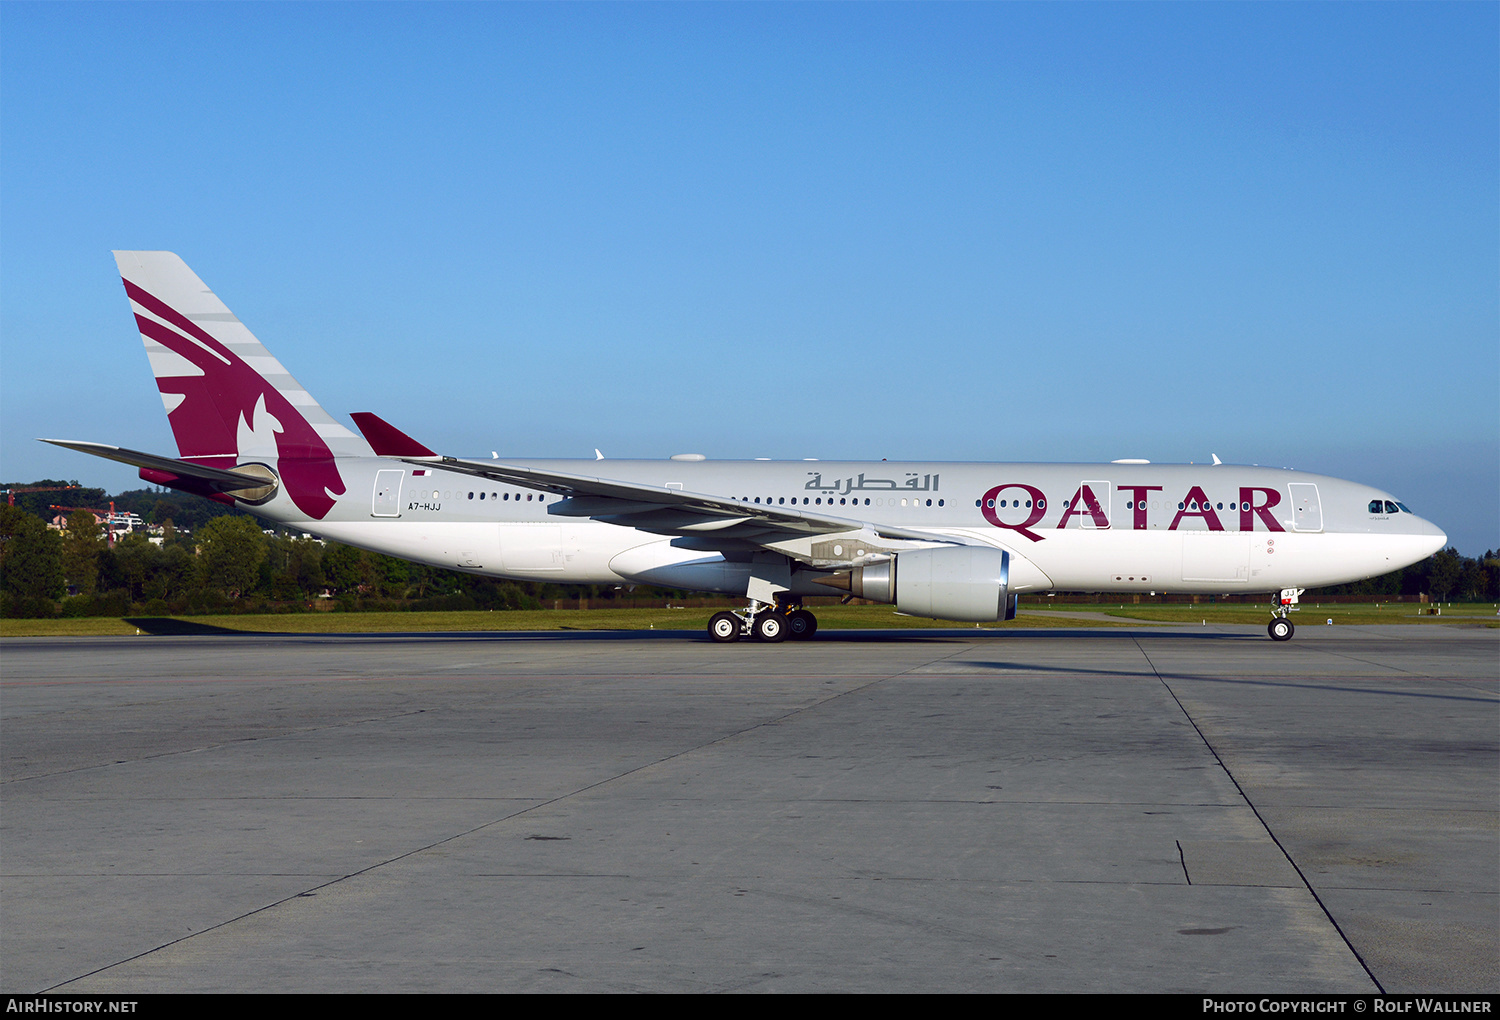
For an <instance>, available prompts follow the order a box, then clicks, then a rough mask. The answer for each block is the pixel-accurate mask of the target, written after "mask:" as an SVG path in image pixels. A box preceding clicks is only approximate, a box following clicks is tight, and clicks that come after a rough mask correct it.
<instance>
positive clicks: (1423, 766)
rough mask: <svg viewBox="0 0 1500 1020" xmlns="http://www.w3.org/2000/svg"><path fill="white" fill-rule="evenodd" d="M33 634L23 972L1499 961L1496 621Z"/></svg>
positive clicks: (21, 842)
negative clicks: (1282, 631) (1278, 639)
mask: <svg viewBox="0 0 1500 1020" xmlns="http://www.w3.org/2000/svg"><path fill="white" fill-rule="evenodd" d="M1302 622H1303V626H1302V627H1300V628H1299V631H1298V634H1297V636H1296V638H1295V639H1294V640H1293V641H1291V642H1288V643H1285V644H1278V643H1274V642H1272V641H1270V640H1269V639H1267V638H1266V636H1265V631H1264V629H1262V628H1260V627H1230V626H1219V627H1202V626H1198V627H1186V626H1166V627H1162V626H1153V627H1144V626H1143V627H1140V628H1133V627H1129V628H1110V629H1099V630H1085V629H1080V630H1057V629H1047V630H1009V631H999V630H997V631H982V630H953V631H890V632H823V633H820V634H819V636H818V638H817V639H816V640H815V641H812V642H809V643H798V644H794V643H786V644H782V645H762V644H756V643H753V642H740V643H737V644H734V645H727V646H721V645H714V644H711V643H709V642H708V641H706V640H705V639H704V638H702V637H701V636H700V635H698V634H688V633H664V632H646V633H640V632H634V633H616V634H587V633H577V632H570V633H547V634H503V633H502V634H495V633H487V634H464V635H452V634H434V635H416V634H406V635H331V636H330V635H324V636H307V637H303V636H279V635H253V636H198V637H163V636H142V637H138V638H118V639H117V638H79V639H9V640H6V641H4V642H3V643H0V685H3V686H0V989H3V990H4V991H6V992H11V993H23V992H37V991H43V990H52V991H58V992H69V993H71V992H85V991H89V992H93V991H102V992H115V993H125V992H188V991H616V990H642V991H739V990H770V991H851V990H858V991H990V992H1001V991H1052V990H1075V991H1167V992H1184V991H1185V992H1239V991H1246V992H1257V993H1265V992H1269V991H1278V992H1376V991H1381V990H1384V991H1386V992H1390V993H1398V992H1490V993H1494V992H1496V991H1500V831H1497V819H1500V631H1497V630H1494V629H1479V628H1461V627H1417V626H1406V627H1401V626H1386V627H1354V626H1344V627H1317V626H1309V625H1307V623H1306V621H1302Z"/></svg>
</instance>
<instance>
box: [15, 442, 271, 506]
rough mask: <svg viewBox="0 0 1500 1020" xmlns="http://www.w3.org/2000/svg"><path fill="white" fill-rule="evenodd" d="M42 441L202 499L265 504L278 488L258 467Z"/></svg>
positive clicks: (112, 447) (269, 473) (118, 448)
mask: <svg viewBox="0 0 1500 1020" xmlns="http://www.w3.org/2000/svg"><path fill="white" fill-rule="evenodd" d="M41 441H42V442H44V443H51V444H52V445H53V446H61V447H63V448H64V449H68V450H77V451H78V452H79V453H87V454H89V455H91V456H94V457H103V458H104V459H105V460H114V461H119V462H120V463H121V464H130V465H132V466H134V467H137V468H140V469H141V478H142V479H143V480H145V481H148V482H152V483H154V484H156V485H165V486H167V487H168V488H173V489H186V490H187V491H189V492H195V493H197V494H199V495H203V496H219V495H224V496H228V495H233V496H235V497H236V498H238V499H242V500H244V501H245V502H247V503H263V502H265V501H266V500H267V499H270V498H271V495H272V494H273V493H274V492H275V491H276V487H277V480H276V476H275V475H274V474H272V473H271V472H270V471H269V470H268V469H267V468H264V467H262V466H260V465H258V464H257V465H250V466H248V467H242V468H240V469H238V470H229V469H228V468H216V467H209V466H208V465H206V464H194V463H193V462H192V461H187V460H178V459H177V458H176V457H161V456H158V455H156V454H154V453H142V452H141V451H140V450H127V449H125V448H124V447H121V446H110V445H109V444H108V443H85V442H80V441H78V440H74V439H43V440H41Z"/></svg>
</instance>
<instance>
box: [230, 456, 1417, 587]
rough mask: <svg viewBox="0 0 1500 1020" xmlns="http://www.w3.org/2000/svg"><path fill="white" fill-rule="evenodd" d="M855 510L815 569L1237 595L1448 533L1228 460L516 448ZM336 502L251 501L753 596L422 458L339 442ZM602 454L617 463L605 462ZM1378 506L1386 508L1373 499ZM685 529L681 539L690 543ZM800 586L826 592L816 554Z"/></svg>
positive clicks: (534, 567) (400, 546)
mask: <svg viewBox="0 0 1500 1020" xmlns="http://www.w3.org/2000/svg"><path fill="white" fill-rule="evenodd" d="M506 463H510V464H523V465H526V466H529V467H535V468H539V469H543V470H556V471H566V472H573V473H579V472H581V471H583V470H589V471H591V472H595V473H598V474H601V475H603V474H607V475H608V477H610V478H614V479H620V480H625V481H631V482H637V483H641V484H649V485H653V486H663V487H667V488H672V489H681V490H683V491H685V492H688V493H701V494H706V495H712V496H715V497H719V498H727V499H734V500H740V501H743V502H746V503H754V504H762V503H769V504H770V505H774V506H777V507H782V506H791V505H796V506H798V507H800V508H802V509H805V510H809V511H815V512H817V513H820V514H824V515H828V516H836V517H839V518H847V519H848V521H849V523H850V529H851V531H850V533H849V534H848V535H837V534H836V535H831V536H820V537H818V538H816V539H808V540H801V541H799V542H789V543H784V544H783V545H782V546H778V547H773V548H780V549H781V550H782V551H784V552H785V553H786V554H787V555H788V556H790V557H792V558H793V559H794V560H796V561H797V562H798V563H800V564H801V565H802V566H803V567H804V568H811V567H816V568H818V569H819V570H832V569H838V568H840V567H848V566H855V565H859V564H862V563H868V562H872V561H876V560H879V559H882V558H885V557H887V556H889V555H890V554H891V553H893V552H896V551H898V550H902V549H913V548H920V547H922V545H923V543H922V542H921V541H920V539H904V540H892V539H888V538H881V537H880V536H878V535H877V534H876V533H875V531H874V530H873V529H876V528H879V527H886V528H900V529H904V530H905V531H906V532H919V533H930V534H932V535H934V537H936V536H939V535H942V536H956V537H961V538H963V539H965V540H967V541H969V542H973V543H980V544H984V545H989V546H993V547H996V548H1000V549H1004V550H1006V551H1008V552H1009V553H1010V554H1011V557H1012V568H1011V587H1010V590H1011V591H1014V592H1037V591H1046V590H1066V591H1119V592H1134V591H1140V592H1145V591H1161V592H1201V593H1209V592H1213V593H1235V592H1246V593H1256V592H1267V591H1276V590H1278V589H1283V588H1292V587H1313V586H1320V585H1329V584H1338V583H1343V582H1347V581H1352V580H1358V579H1361V578H1365V577H1371V576H1375V575H1378V574H1383V573H1387V572H1389V571H1392V570H1396V569H1399V568H1401V567H1403V566H1406V565H1408V564H1410V563H1414V562H1416V561H1418V560H1420V559H1422V558H1424V557H1426V556H1428V555H1430V554H1431V553H1433V552H1435V551H1437V550H1438V549H1441V548H1442V546H1443V545H1444V544H1445V542H1446V536H1445V535H1444V534H1443V532H1442V531H1441V530H1440V529H1438V528H1437V527H1435V526H1434V525H1432V524H1430V523H1429V522H1427V521H1425V520H1423V519H1422V518H1420V517H1417V516H1416V515H1415V514H1412V513H1410V512H1405V511H1401V510H1399V509H1396V512H1386V511H1387V508H1388V507H1390V508H1394V503H1395V501H1394V497H1392V496H1390V495H1389V494H1387V493H1384V492H1381V491H1379V490H1376V489H1373V488H1370V487H1368V486H1364V485H1359V484H1357V483H1353V482H1346V481H1341V480H1339V479H1334V478H1328V477H1324V476H1319V475H1306V474H1301V473H1299V472H1293V471H1286V470H1277V469H1270V468H1260V467H1245V466H1235V465H1216V466H1212V467H1207V466H1192V465H1152V464H1103V465H1083V464H1079V465H1074V464H966V463H936V462H910V463H901V464H898V463H887V462H884V461H881V462H875V463H852V462H842V463H841V462H827V461H822V462H817V461H802V462H771V461H751V462H745V461H685V462H684V461H676V460H665V461H606V462H602V463H601V462H593V461H585V462H577V461H514V460H507V461H506ZM338 464H339V471H340V474H341V476H342V478H343V480H344V482H345V486H346V488H345V492H344V493H343V494H341V495H340V496H339V497H338V499H337V502H336V505H335V507H334V509H333V510H332V511H331V512H330V513H329V514H327V516H326V517H324V519H322V520H317V521H314V520H309V519H307V517H306V515H304V514H301V513H300V512H299V511H297V509H296V507H295V506H293V505H292V504H291V502H290V501H289V500H287V499H286V498H285V497H284V496H283V495H280V494H278V496H277V497H276V498H275V499H273V500H272V501H271V502H270V503H268V504H266V505H264V506H261V507H256V508H253V509H254V510H255V512H257V513H259V514H262V515H263V516H266V517H268V518H270V519H273V520H276V521H279V522H282V523H285V524H287V525H290V526H294V527H300V528H303V529H305V530H307V531H310V532H312V533H315V534H317V535H320V536H323V537H326V538H329V539H334V540H336V541H340V542H345V543H347V544H350V545H355V546H359V547H361V548H365V549H370V550H374V551H378V552H383V553H387V554H390V555H392V556H397V557H401V558H403V559H408V560H413V561H416V562H419V563H425V564H430V565H433V566H439V567H446V568H449V569H454V570H459V571H463V572H468V573H474V574H481V575H485V576H491V577H505V578H513V579H521V580H531V581H552V582H555V583H563V584H620V583H650V584H660V585H663V586H666V587H675V588H692V589H696V590H703V591H714V592H723V593H727V594H735V595H743V594H745V591H746V589H745V572H746V569H747V568H745V569H737V564H736V562H735V561H736V560H738V559H748V558H749V557H748V554H747V555H746V556H744V557H737V556H736V555H735V554H734V553H733V552H732V551H728V552H723V553H721V552H712V551H703V549H702V548H701V546H700V547H699V548H693V547H691V546H692V543H691V541H688V540H684V539H683V538H682V537H681V535H680V533H674V534H677V535H678V537H677V540H676V542H675V544H674V538H673V537H672V536H669V535H663V534H653V533H651V532H650V531H646V530H641V529H639V528H635V527H622V526H619V525H616V524H610V523H604V522H600V521H596V520H591V519H589V518H586V517H575V516H558V515H554V514H551V513H549V509H550V508H554V507H556V506H557V505H558V503H559V502H560V501H561V497H559V496H557V495H555V494H552V493H547V492H541V491H537V490H531V489H526V488H521V487H517V486H513V485H500V484H497V483H494V482H491V481H487V480H483V479H479V478H475V477H472V476H471V475H467V474H460V473H455V472H451V471H446V470H444V469H443V468H442V467H441V466H439V465H436V464H434V465H433V466H431V467H418V466H414V465H413V464H412V463H411V462H406V461H400V460H390V459H381V458H348V459H344V458H341V459H340V460H339V462H338ZM606 468H607V472H606V471H605V470H603V469H606ZM1372 507H1378V509H1379V511H1380V512H1372V509H1371V508H1372ZM684 546H687V547H684ZM803 574H804V576H802V577H801V579H800V580H796V575H795V574H794V583H793V584H792V585H791V590H792V591H794V592H796V593H799V594H828V593H829V592H828V590H827V589H826V588H820V587H818V586H816V585H814V584H812V582H811V580H810V578H811V577H812V576H813V572H812V571H811V570H810V569H804V571H803Z"/></svg>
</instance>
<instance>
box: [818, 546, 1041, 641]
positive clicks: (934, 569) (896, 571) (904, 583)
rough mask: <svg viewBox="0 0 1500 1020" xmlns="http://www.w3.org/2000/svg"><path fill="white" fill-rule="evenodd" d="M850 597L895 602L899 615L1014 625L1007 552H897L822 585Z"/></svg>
mask: <svg viewBox="0 0 1500 1020" xmlns="http://www.w3.org/2000/svg"><path fill="white" fill-rule="evenodd" d="M820 583H822V584H827V585H831V586H832V587H835V588H843V589H845V590H846V591H848V592H849V593H850V594H851V595H853V596H854V597H855V598H861V599H868V600H870V601H871V602H894V603H895V604H896V609H897V611H898V612H902V613H908V614H910V615H912V616H929V617H932V618H934V619H939V620H972V621H974V622H976V623H978V622H985V621H990V622H993V621H995V620H1013V619H1015V617H1016V596H1014V595H1011V594H1010V590H1009V589H1010V553H1008V552H1006V551H1005V550H1003V549H993V548H990V547H989V546H973V545H957V546H944V547H943V548H941V549H915V550H912V551H911V552H901V553H897V554H896V555H895V556H894V557H892V558H891V559H888V560H884V561H882V562H880V563H871V564H868V565H866V566H863V567H855V568H854V569H853V570H849V571H845V572H840V573H838V574H835V575H834V576H833V577H830V578H828V579H826V580H824V581H822V582H820Z"/></svg>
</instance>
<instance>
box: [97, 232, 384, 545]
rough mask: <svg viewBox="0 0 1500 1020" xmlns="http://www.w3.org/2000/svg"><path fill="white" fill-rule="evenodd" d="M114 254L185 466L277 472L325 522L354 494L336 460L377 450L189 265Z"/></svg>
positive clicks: (147, 254) (152, 254)
mask: <svg viewBox="0 0 1500 1020" xmlns="http://www.w3.org/2000/svg"><path fill="white" fill-rule="evenodd" d="M114 255H115V262H116V264H117V265H118V266H119V268H120V278H121V279H122V280H123V281H124V284H125V293H126V295H127V296H128V297H129V298H130V306H131V310H132V311H133V312H134V313H135V320H136V324H137V326H138V327H139V329H140V333H141V339H142V341H143V342H144V343H145V345H146V355H147V357H148V358H149V359H150V361H151V372H152V374H153V375H155V376H156V386H157V389H159V390H160V391H161V399H162V403H163V404H164V405H165V406H166V409H167V419H168V421H170V422H171V425H172V434H173V436H174V437H175V438H176V440H177V449H178V451H179V452H180V453H181V455H182V457H183V458H184V459H186V460H192V461H197V462H199V463H203V464H208V465H211V466H214V467H222V468H231V467H233V466H234V465H236V464H239V463H244V462H249V461H264V462H267V463H270V464H272V465H273V466H276V468H277V471H278V472H279V473H280V474H281V476H282V479H283V482H284V483H285V485H286V491H287V494H288V495H289V496H290V497H291V498H292V500H293V502H295V503H296V504H297V506H298V507H299V508H300V509H301V510H303V511H304V512H306V513H308V514H309V515H311V516H312V517H315V518H317V519H322V517H323V516H324V515H325V514H327V512H328V510H329V509H330V508H331V507H332V506H333V502H334V499H335V498H336V497H337V496H339V495H342V494H343V492H344V483H343V479H342V478H341V477H340V475H339V472H338V468H337V465H336V464H335V463H334V458H335V457H339V456H369V455H371V453H372V451H371V449H370V446H369V444H368V443H366V442H365V441H364V440H363V439H362V438H360V437H359V436H357V435H355V434H354V433H353V432H351V431H349V430H348V429H347V428H345V427H344V426H343V425H340V424H339V423H338V422H337V421H335V420H334V419H333V417H332V416H331V415H329V414H328V412H327V411H325V410H323V408H322V407H320V406H319V405H318V402H317V401H316V400H314V399H313V398H312V396H311V395H310V394H309V393H308V392H307V390H306V389H304V388H303V387H302V384H301V383H299V382H297V380H296V379H293V378H292V376H291V373H289V372H288V371H287V370H286V369H285V368H284V367H283V366H282V364H281V362H279V361H277V360H276V358H275V357H274V356H272V354H271V352H270V351H268V350H266V348H265V347H264V346H263V345H262V344H261V342H260V341H259V340H257V339H256V338H255V336H254V334H252V333H251V332H250V331H249V330H248V329H246V328H245V326H244V324H243V323H241V322H240V320H239V319H237V318H235V317H234V314H233V313H232V312H230V310H229V309H228V308H226V307H225V305H224V303H223V302H222V301H220V300H219V299H218V298H217V297H215V296H214V293H213V292H212V291H211V290H209V289H208V288H207V287H205V286H204V285H203V281H202V280H200V279H198V277H197V275H196V274H195V273H194V272H193V271H192V270H191V269H189V268H188V267H187V264H186V263H184V262H183V261H182V259H180V258H178V257H177V256H176V255H175V254H173V253H172V252H168V251H117V252H115V253H114Z"/></svg>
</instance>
